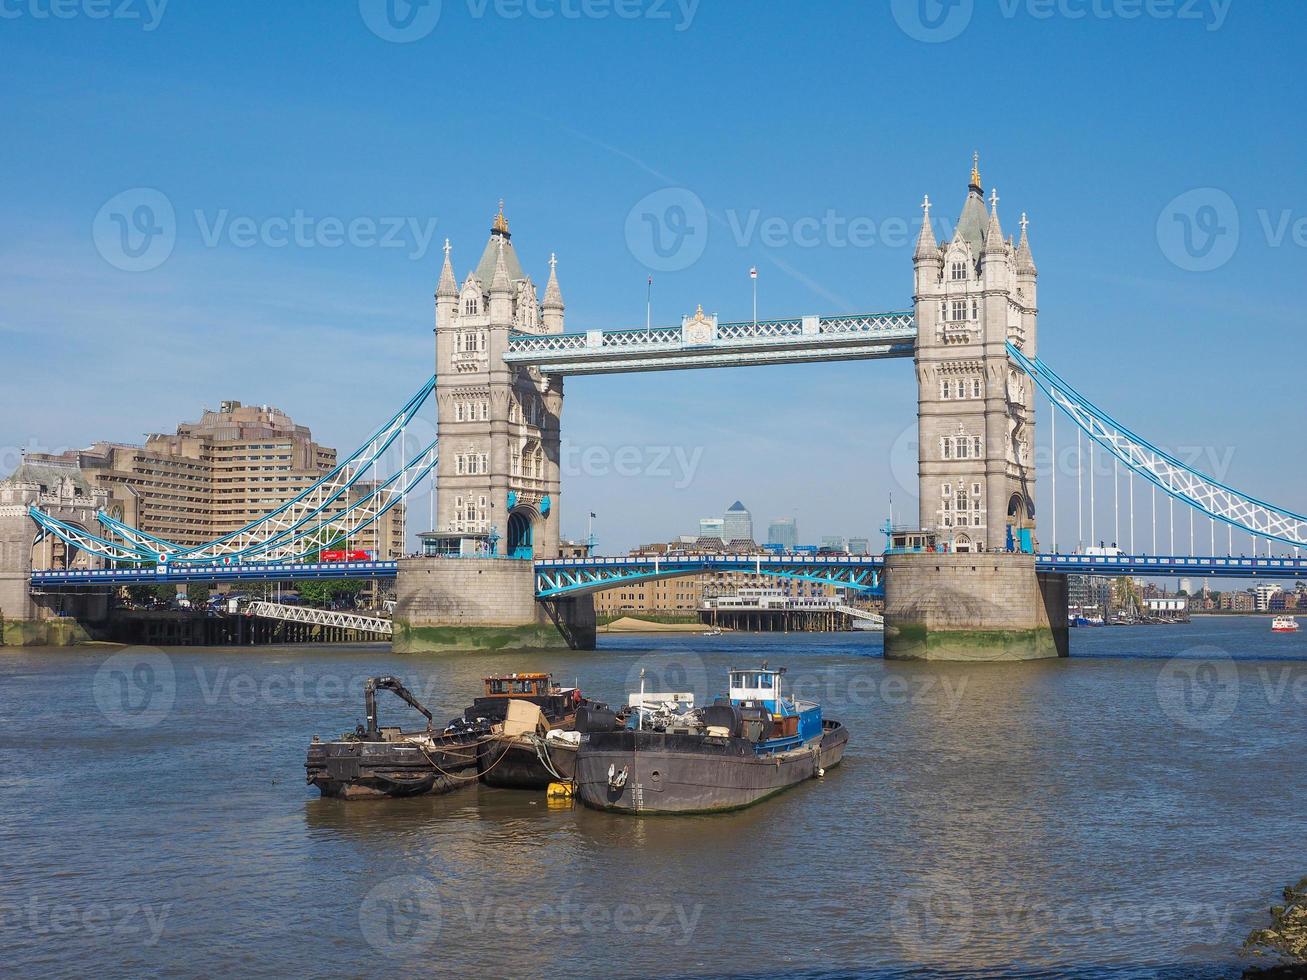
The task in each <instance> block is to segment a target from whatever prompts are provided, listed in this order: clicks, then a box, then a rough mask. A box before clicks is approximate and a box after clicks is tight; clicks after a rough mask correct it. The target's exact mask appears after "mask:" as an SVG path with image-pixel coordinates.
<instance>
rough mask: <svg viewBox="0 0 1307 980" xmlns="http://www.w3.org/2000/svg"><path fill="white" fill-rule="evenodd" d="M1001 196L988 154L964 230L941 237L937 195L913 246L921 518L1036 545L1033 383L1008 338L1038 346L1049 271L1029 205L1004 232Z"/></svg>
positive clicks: (956, 535) (991, 540)
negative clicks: (1030, 226)
mask: <svg viewBox="0 0 1307 980" xmlns="http://www.w3.org/2000/svg"><path fill="white" fill-rule="evenodd" d="M998 200H999V198H998V192H997V190H995V191H994V192H993V193H992V194H991V197H990V205H989V208H988V209H986V206H985V198H984V190H983V188H982V186H981V182H980V167H979V160H978V159H977V161H976V162H975V163H974V164H973V166H972V170H971V180H970V183H969V185H968V187H967V196H966V201H965V203H964V204H963V207H962V214H961V217H960V218H959V220H958V224H957V229H956V231H955V232H954V234H953V237H952V238H951V239H950V240H948V241H945V242H943V243H936V241H935V234H934V230H933V229H932V227H931V221H930V199H929V198H927V199H926V200H925V202H924V204H923V211H924V212H925V215H924V218H923V220H922V223H921V235H920V237H919V238H918V239H917V248H916V252H915V253H914V256H913V268H914V271H915V274H916V288H915V295H914V306H915V309H916V319H917V329H918V333H917V349H916V367H917V385H918V388H917V420H918V421H917V425H918V442H919V457H918V462H919V465H918V480H919V488H918V489H919V493H920V497H919V500H920V508H921V526H922V527H923V528H934V529H935V531H936V534H937V539H938V541H939V542H940V544H941V545H947V547H948V549H949V550H950V551H956V552H961V553H967V552H975V551H1013V550H1015V551H1031V550H1032V549H1033V544H1034V527H1035V470H1034V463H1033V459H1034V457H1033V446H1034V425H1035V403H1034V399H1035V392H1034V382H1033V381H1031V380H1030V379H1029V378H1028V377H1026V376H1025V374H1024V372H1022V371H1020V370H1019V369H1018V368H1017V367H1016V366H1015V365H1014V364H1012V363H1011V361H1010V359H1009V358H1008V355H1007V348H1006V345H1007V342H1008V341H1012V342H1013V343H1014V344H1016V345H1017V346H1018V347H1019V348H1020V349H1021V350H1022V351H1023V352H1025V354H1026V355H1027V356H1028V357H1032V358H1033V357H1034V356H1035V342H1036V333H1037V322H1038V302H1037V300H1038V297H1037V293H1036V284H1037V279H1038V272H1037V270H1036V268H1035V260H1034V256H1033V255H1032V254H1031V251H1030V242H1029V239H1028V238H1027V235H1026V225H1027V221H1026V217H1025V215H1024V214H1023V215H1022V216H1021V240H1020V241H1019V242H1015V243H1014V242H1013V241H1012V240H1011V239H1008V240H1006V241H1005V240H1004V238H1003V230H1002V227H1001V225H1000V223H999V217H998Z"/></svg>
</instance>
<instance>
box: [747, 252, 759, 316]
mask: <svg viewBox="0 0 1307 980" xmlns="http://www.w3.org/2000/svg"><path fill="white" fill-rule="evenodd" d="M749 278H750V279H752V280H753V326H754V329H757V327H758V267H757V266H756V265H755V266H750V268H749Z"/></svg>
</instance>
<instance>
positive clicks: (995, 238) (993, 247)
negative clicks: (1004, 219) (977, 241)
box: [985, 187, 1007, 252]
mask: <svg viewBox="0 0 1307 980" xmlns="http://www.w3.org/2000/svg"><path fill="white" fill-rule="evenodd" d="M1006 247H1007V246H1006V245H1005V244H1004V242H1003V229H1002V227H1000V225H999V223H998V188H997V187H995V188H994V190H993V194H992V196H991V197H990V199H989V228H988V230H987V231H986V232H985V251H986V252H1002V251H1003V250H1004V249H1005V248H1006Z"/></svg>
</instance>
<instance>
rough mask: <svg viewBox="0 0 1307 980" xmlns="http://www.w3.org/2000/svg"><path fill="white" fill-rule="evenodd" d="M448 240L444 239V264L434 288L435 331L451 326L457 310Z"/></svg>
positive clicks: (456, 290) (455, 286)
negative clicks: (438, 281)
mask: <svg viewBox="0 0 1307 980" xmlns="http://www.w3.org/2000/svg"><path fill="white" fill-rule="evenodd" d="M450 251H451V249H450V245H449V239H448V238H446V239H445V264H444V265H443V266H442V267H441V269H440V283H439V284H438V285H437V286H436V329H437V330H439V329H440V328H441V327H448V326H452V325H453V322H454V313H455V312H456V311H457V309H458V283H457V282H455V281H454V265H453V263H452V262H451V261H450V257H449V253H450Z"/></svg>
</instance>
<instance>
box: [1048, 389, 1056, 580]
mask: <svg viewBox="0 0 1307 980" xmlns="http://www.w3.org/2000/svg"><path fill="white" fill-rule="evenodd" d="M1048 431H1049V437H1050V439H1051V441H1052V456H1053V475H1052V483H1053V487H1052V498H1053V501H1052V502H1053V506H1052V511H1053V553H1054V554H1056V553H1057V412H1056V411H1055V410H1054V409H1053V408H1052V403H1050V404H1049V411H1048Z"/></svg>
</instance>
